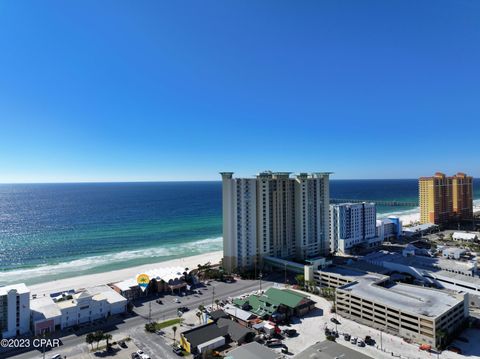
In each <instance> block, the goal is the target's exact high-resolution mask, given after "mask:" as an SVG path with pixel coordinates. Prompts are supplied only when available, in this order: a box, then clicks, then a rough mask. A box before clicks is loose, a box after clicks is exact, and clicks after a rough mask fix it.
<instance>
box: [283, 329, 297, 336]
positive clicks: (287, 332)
mask: <svg viewBox="0 0 480 359" xmlns="http://www.w3.org/2000/svg"><path fill="white" fill-rule="evenodd" d="M283 334H285V335H286V336H287V337H294V336H296V335H297V331H296V330H295V329H284V330H283Z"/></svg>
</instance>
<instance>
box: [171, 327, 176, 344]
mask: <svg viewBox="0 0 480 359" xmlns="http://www.w3.org/2000/svg"><path fill="white" fill-rule="evenodd" d="M172 330H173V346H175V342H176V339H175V335H176V334H177V326H176V325H174V326H173V327H172Z"/></svg>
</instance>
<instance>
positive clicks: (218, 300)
mask: <svg viewBox="0 0 480 359" xmlns="http://www.w3.org/2000/svg"><path fill="white" fill-rule="evenodd" d="M215 304H216V305H217V310H218V305H219V304H220V299H215Z"/></svg>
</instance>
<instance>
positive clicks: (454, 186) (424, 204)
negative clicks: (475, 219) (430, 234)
mask: <svg viewBox="0 0 480 359" xmlns="http://www.w3.org/2000/svg"><path fill="white" fill-rule="evenodd" d="M419 197H420V198H419V201H420V222H421V223H422V224H423V223H434V224H445V223H448V222H449V221H451V220H452V219H456V220H464V219H471V218H472V215H473V179H472V177H470V176H467V175H466V174H464V173H457V174H456V175H455V176H453V177H447V176H445V174H443V173H440V172H437V173H435V175H434V176H433V177H421V178H420V179H419Z"/></svg>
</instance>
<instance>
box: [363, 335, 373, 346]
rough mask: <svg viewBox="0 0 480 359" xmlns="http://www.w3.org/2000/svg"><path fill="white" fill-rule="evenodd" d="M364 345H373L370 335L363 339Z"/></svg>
mask: <svg viewBox="0 0 480 359" xmlns="http://www.w3.org/2000/svg"><path fill="white" fill-rule="evenodd" d="M365 344H367V345H375V340H374V339H372V337H371V336H370V335H367V336H366V337H365Z"/></svg>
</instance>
